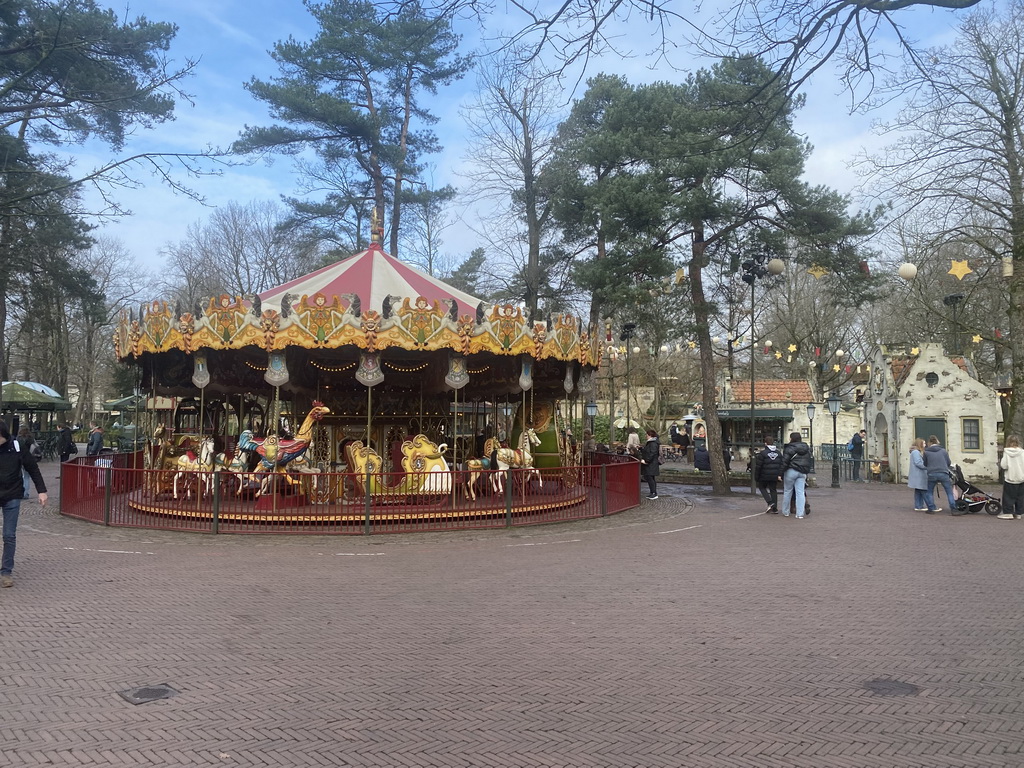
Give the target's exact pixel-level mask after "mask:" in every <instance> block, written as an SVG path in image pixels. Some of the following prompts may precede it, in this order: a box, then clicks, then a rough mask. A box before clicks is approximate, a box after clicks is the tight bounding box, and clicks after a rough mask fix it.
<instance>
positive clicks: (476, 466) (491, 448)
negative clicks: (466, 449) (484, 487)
mask: <svg viewBox="0 0 1024 768" xmlns="http://www.w3.org/2000/svg"><path fill="white" fill-rule="evenodd" d="M500 447H501V443H500V442H499V441H498V438H496V437H489V438H487V442H485V443H484V455H483V457H482V458H479V459H469V460H468V461H467V462H466V464H465V469H466V472H468V473H469V477H468V478H467V479H466V494H467V495H468V496H469V497H470V498H471V499H472V500H473V501H476V484H477V481H478V480H479V479H480V475H481V474H483V471H484V470H485V469H490V468H491V456H493V455H494V452H495V451H496V450H498V449H499V448H500ZM491 487H493V488H496V486H495V485H494V477H493V476H492V477H491Z"/></svg>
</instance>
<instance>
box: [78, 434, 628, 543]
mask: <svg viewBox="0 0 1024 768" xmlns="http://www.w3.org/2000/svg"><path fill="white" fill-rule="evenodd" d="M591 459H592V461H591V463H590V464H589V465H588V466H584V467H574V468H555V469H543V470H522V469H510V470H506V471H504V472H503V471H500V470H492V471H485V472H481V473H479V475H478V476H475V477H474V478H473V479H475V480H476V482H475V483H474V489H473V492H472V493H471V492H470V491H469V489H468V488H467V484H468V483H469V481H470V480H471V475H470V473H468V472H464V471H449V472H436V473H426V474H423V475H410V474H404V473H403V474H396V475H385V476H383V477H380V476H378V477H376V478H372V477H366V476H360V475H358V474H353V473H340V472H323V473H319V474H301V475H291V476H290V477H291V478H293V479H294V480H296V483H295V485H292V484H291V481H289V480H286V479H285V478H284V476H282V475H273V473H272V474H271V475H270V476H268V475H266V474H257V473H252V474H235V473H231V472H227V471H219V472H185V473H179V474H178V476H177V478H175V475H176V473H175V472H174V471H173V470H147V469H141V468H139V467H142V463H143V462H142V456H141V453H137V454H113V455H107V456H100V457H88V458H86V457H82V458H77V459H74V460H72V461H69V462H66V463H65V464H63V465H62V467H61V480H60V482H61V497H60V498H61V513H62V514H64V515H67V516H68V517H75V518H79V519H81V520H87V521H89V522H93V523H99V524H103V525H110V526H124V527H132V528H160V529H165V530H178V531H192V532H196V533H306V534H350V535H359V534H376V533H412V532H425V531H446V530H465V529H470V528H498V527H510V526H522V525H536V524H541V523H553V522H562V521H568V520H580V519H584V518H592V517H601V516H604V515H611V514H615V513H617V512H622V511H623V510H626V509H631V508H633V507H636V506H638V505H639V503H640V478H639V469H638V467H639V465H638V463H637V462H636V461H635V460H633V459H630V458H626V457H620V456H613V455H608V454H592V455H591ZM175 479H176V480H177V489H176V491H177V498H175V487H174V486H175ZM265 481H266V482H265ZM261 491H262V492H261ZM474 495H475V496H476V498H475V499H474V498H473V496H474Z"/></svg>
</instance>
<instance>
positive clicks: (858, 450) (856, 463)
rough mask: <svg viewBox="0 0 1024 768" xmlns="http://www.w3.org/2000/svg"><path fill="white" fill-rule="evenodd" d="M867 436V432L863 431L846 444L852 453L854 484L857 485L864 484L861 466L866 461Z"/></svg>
mask: <svg viewBox="0 0 1024 768" xmlns="http://www.w3.org/2000/svg"><path fill="white" fill-rule="evenodd" d="M867 436H868V432H867V430H866V429H862V430H861V431H860V432H858V433H856V434H855V435H854V436H853V437H851V438H850V442H849V443H847V444H846V448H847V450H849V452H850V458H851V459H852V460H853V482H855V483H863V482H864V480H862V479H861V476H860V465H861V462H862V461H863V460H864V439H865V438H866V437H867Z"/></svg>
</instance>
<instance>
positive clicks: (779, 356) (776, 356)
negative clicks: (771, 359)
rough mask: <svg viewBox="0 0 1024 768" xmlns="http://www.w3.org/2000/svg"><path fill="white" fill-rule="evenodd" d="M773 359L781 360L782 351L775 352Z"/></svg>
mask: <svg viewBox="0 0 1024 768" xmlns="http://www.w3.org/2000/svg"><path fill="white" fill-rule="evenodd" d="M775 359H776V360H781V359H782V353H781V352H776V353H775Z"/></svg>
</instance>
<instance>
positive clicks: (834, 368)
mask: <svg viewBox="0 0 1024 768" xmlns="http://www.w3.org/2000/svg"><path fill="white" fill-rule="evenodd" d="M832 370H833V371H835V372H836V373H839V366H838V365H833V366H832Z"/></svg>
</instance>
